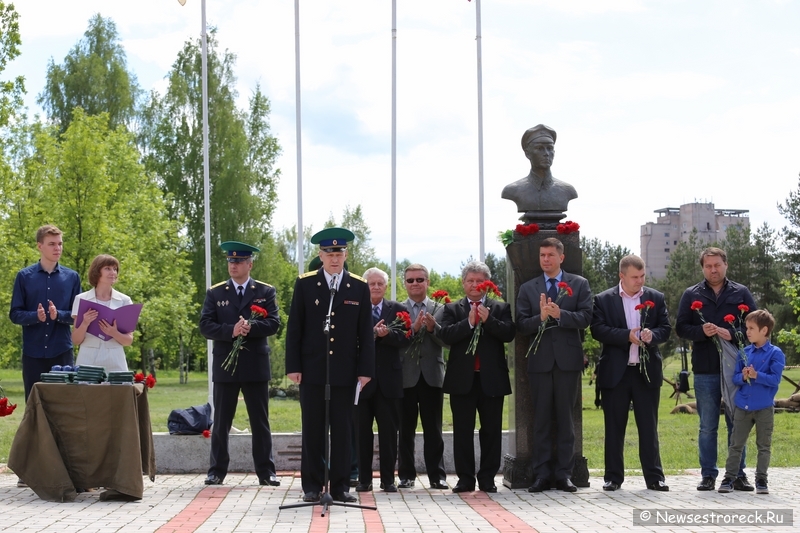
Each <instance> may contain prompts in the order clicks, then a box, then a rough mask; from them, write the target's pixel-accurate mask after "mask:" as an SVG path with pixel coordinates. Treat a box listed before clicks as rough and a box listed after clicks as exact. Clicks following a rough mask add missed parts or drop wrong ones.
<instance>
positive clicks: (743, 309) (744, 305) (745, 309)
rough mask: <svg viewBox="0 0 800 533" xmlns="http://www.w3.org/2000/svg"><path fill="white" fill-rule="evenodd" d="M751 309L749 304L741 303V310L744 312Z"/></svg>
mask: <svg viewBox="0 0 800 533" xmlns="http://www.w3.org/2000/svg"><path fill="white" fill-rule="evenodd" d="M749 310H750V308H749V307H748V306H747V304H739V311H741V312H742V313H746V312H748V311H749Z"/></svg>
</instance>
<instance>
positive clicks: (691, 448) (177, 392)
mask: <svg viewBox="0 0 800 533" xmlns="http://www.w3.org/2000/svg"><path fill="white" fill-rule="evenodd" d="M679 369H680V368H679V364H678V362H677V361H671V362H670V363H669V364H668V366H667V368H666V369H665V375H666V376H667V377H669V378H670V379H671V377H672V376H673V375H674V374H676V373H677V372H678V370H679ZM785 374H786V375H788V376H789V377H790V378H792V379H793V380H794V381H798V382H800V369H790V370H787V371H786V372H785ZM0 385H2V386H3V388H4V389H5V391H6V394H7V395H8V396H9V398H10V401H11V402H12V403H17V404H18V405H19V407H18V408H17V410H16V411H15V412H14V414H13V415H12V416H9V417H3V418H0V463H5V462H7V460H8V452H9V450H10V448H11V443H12V441H13V439H14V433H15V432H16V430H17V427H18V425H19V422H20V420H21V419H22V415H23V411H24V402H23V396H24V394H23V386H22V376H21V373H20V371H18V370H0ZM793 392H794V387H793V386H792V385H790V384H789V383H788V382H787V381H785V380H784V381H782V383H781V388H780V391H779V392H778V398H786V397H788V396H789V395H790V394H791V393H793ZM671 393H672V390H671V387H670V386H669V385H667V386H665V387H662V389H661V405H660V410H659V434H660V444H661V460H662V463H663V465H664V468H665V469H666V470H667V473H670V474H676V473H679V472H681V471H682V470H684V469H687V468H698V467H699V464H698V458H697V433H698V427H699V426H698V424H699V422H698V417H697V415H685V414H679V415H671V414H669V412H670V411H671V410H672V408H673V407H674V406H675V400H674V399H670V398H669V395H670V394H671ZM582 396H583V408H584V411H583V451H584V455H585V456H586V458H587V460H588V463H589V468H590V469H600V470H601V471H602V468H603V412H602V411H601V410H599V409H595V407H594V385H592V386H590V385H589V378H588V376H586V377H584V379H583V390H582ZM207 397H208V381H207V377H206V375H205V374H191V375H190V378H189V383H188V384H186V385H180V384H178V373H177V371H174V372H169V371H162V372H159V374H158V384H157V385H156V387H155V388H154V389H153V390H152V391H150V393H149V395H148V398H149V401H150V415H151V419H152V424H153V431H167V417H168V416H169V413H170V412H171V411H172V410H173V409H177V408H185V407H189V406H192V405H200V404H204V403H206V401H207ZM508 400H509V399H508V398H507V399H506V402H505V410H506V413H507V410H508V406H509V404H510V403H511V402H510V401H508ZM689 401H691V400H689ZM443 418H444V421H443V426H444V430H445V431H452V429H453V425H452V417H451V414H450V406H449V401H448V397H447V396H445V407H444V414H443ZM503 420H504V424H503V425H504V428H505V429H507V425H508V424H507V420H508V416H504V417H503ZM799 422H800V413H779V414H776V416H775V433H774V436H773V439H772V461H771V465H772V466H800V446H798V445H797V442H798V441H799V440H800V424H799ZM270 423H271V425H272V430H273V431H275V432H279V433H289V432H294V431H300V405H299V404H298V402H297V401H294V400H282V399H273V400H272V401H271V402H270ZM233 425H234V427H236V428H239V429H244V428H247V427H249V422H248V419H247V411H246V409H245V406H244V405H243V402H242V405H240V407H239V409H238V410H237V412H236V418H235V419H234V422H233ZM720 426H721V429H722V431H720V446H719V450H720V454H719V459H718V460H717V463H718V466H723V467H724V462H725V457H726V455H727V453H726V451H725V450H726V447H725V443H724V439H725V435H726V433H725V431H724V427H725V422H724V420H721V421H720ZM420 430H421V428H420ZM754 433H755V432H753V435H751V438H750V440H749V441H748V452H749V453H748V455H749V459H748V465H755V455H756V447H755V437H754ZM638 440H639V439H638V436H637V433H636V424H635V422H634V420H633V413H631V417H630V419H629V422H628V431H627V435H626V447H625V465H626V466H627V468H629V469H632V470H635V469H638V468H640V463H639V451H638ZM751 477H752V475H751Z"/></svg>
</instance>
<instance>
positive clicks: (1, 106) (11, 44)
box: [0, 1, 25, 127]
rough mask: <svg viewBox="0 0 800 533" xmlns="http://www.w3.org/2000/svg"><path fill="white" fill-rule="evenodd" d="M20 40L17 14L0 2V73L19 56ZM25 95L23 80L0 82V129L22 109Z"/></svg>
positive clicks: (20, 77) (12, 8) (11, 5)
mask: <svg viewBox="0 0 800 533" xmlns="http://www.w3.org/2000/svg"><path fill="white" fill-rule="evenodd" d="M21 45H22V39H21V38H20V35H19V13H17V11H16V9H14V4H6V3H5V2H2V1H0V72H3V71H4V70H5V69H6V67H7V66H8V64H9V63H10V62H11V61H13V60H14V59H15V58H16V57H17V56H19V47H20V46H21ZM23 94H25V78H23V77H22V76H17V77H16V78H14V79H13V80H10V81H4V80H0V127H5V126H6V125H8V123H9V119H10V118H11V116H12V115H13V114H14V113H15V112H16V111H17V110H19V109H20V108H21V107H22V95H23Z"/></svg>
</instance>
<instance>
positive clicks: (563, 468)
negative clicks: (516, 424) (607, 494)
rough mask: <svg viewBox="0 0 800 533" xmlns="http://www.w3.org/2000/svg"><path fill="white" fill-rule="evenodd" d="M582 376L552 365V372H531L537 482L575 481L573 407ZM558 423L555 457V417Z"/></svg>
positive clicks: (534, 471) (577, 372)
mask: <svg viewBox="0 0 800 533" xmlns="http://www.w3.org/2000/svg"><path fill="white" fill-rule="evenodd" d="M580 378H581V373H580V372H579V371H570V372H565V371H563V370H561V369H559V368H558V367H557V366H555V365H554V366H553V370H552V371H550V372H541V373H532V372H529V373H528V381H529V384H530V392H531V407H532V411H533V450H532V451H533V474H534V478H535V479H539V478H541V479H548V480H552V479H555V480H562V479H570V478H572V467H573V466H574V465H575V428H574V426H573V423H572V408H573V406H574V405H575V400H576V399H577V397H578V396H577V395H578V386H579V384H580ZM554 416H555V420H556V431H555V437H556V450H557V452H556V456H555V457H553V434H552V431H553V418H554Z"/></svg>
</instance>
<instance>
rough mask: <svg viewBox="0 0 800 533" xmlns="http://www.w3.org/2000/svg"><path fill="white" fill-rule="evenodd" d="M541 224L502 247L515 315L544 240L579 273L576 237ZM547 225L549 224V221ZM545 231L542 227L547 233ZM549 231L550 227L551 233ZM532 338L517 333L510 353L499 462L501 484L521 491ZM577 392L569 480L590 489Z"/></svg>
mask: <svg viewBox="0 0 800 533" xmlns="http://www.w3.org/2000/svg"><path fill="white" fill-rule="evenodd" d="M525 221H526V222H539V225H540V227H542V228H543V229H541V230H540V231H539V232H538V233H536V234H535V235H529V236H526V237H522V236H519V235H517V234H516V233H515V234H514V242H512V243H511V244H509V245H508V247H506V254H507V261H506V264H507V266H508V270H507V273H506V275H507V285H506V286H507V287H508V289H507V292H508V294H507V298H508V300H507V301H508V302H509V303H510V304H511V308H512V310H514V316H515V317H516V298H517V295H518V294H519V288H520V286H521V285H522V284H523V283H525V282H526V281H528V280H530V279H532V278H534V277H535V276H541V275H542V269H541V268H540V267H539V243H540V242H541V241H543V240H544V239H546V238H548V237H555V238H557V239H558V240H560V241H561V242H562V243H564V263H563V264H562V265H561V266H562V268H563V269H564V270H565V271H566V272H569V273H571V274H579V275H580V274H582V273H583V252H582V251H581V248H580V233H577V232H576V233H570V234H569V235H561V234H559V233H558V232H557V231H556V230H555V228H554V226H555V224H552V223H550V224H548V223H544V224H542V223H541V222H544V221H535V220H525ZM548 222H549V221H548ZM545 228H546V229H545ZM551 228H552V229H551ZM531 340H532V339H531V337H530V336H527V335H521V334H520V333H517V336H516V338H515V339H514V341H513V343H512V345H511V347H510V349H511V353H512V354H513V364H512V366H511V376H512V377H511V386H512V389H513V394H512V396H511V398H512V401H513V405H512V406H511V409H509V425H508V429H509V439H508V453H507V454H506V455H505V457H504V459H503V485H505V486H506V487H509V488H512V489H519V488H525V487H528V486H530V485H531V484H532V483H533V481H534V480H533V465H532V459H533V457H532V455H533V452H532V443H533V417H534V413H533V409H532V407H531V398H530V393H529V385H528V371H527V368H528V360H527V358H526V357H525V354H526V353H527V351H528V346H529V344H530V342H531ZM580 391H581V389H580V387H579V388H578V397H577V399H576V401H575V405H574V406H573V412H572V417H573V422H574V425H575V449H574V453H575V468H574V469H573V472H572V482H573V483H574V484H575V485H576V486H578V487H588V486H589V469H588V465H587V463H586V458H585V457H584V456H583V411H582V408H581V406H582V404H581V393H580Z"/></svg>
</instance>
